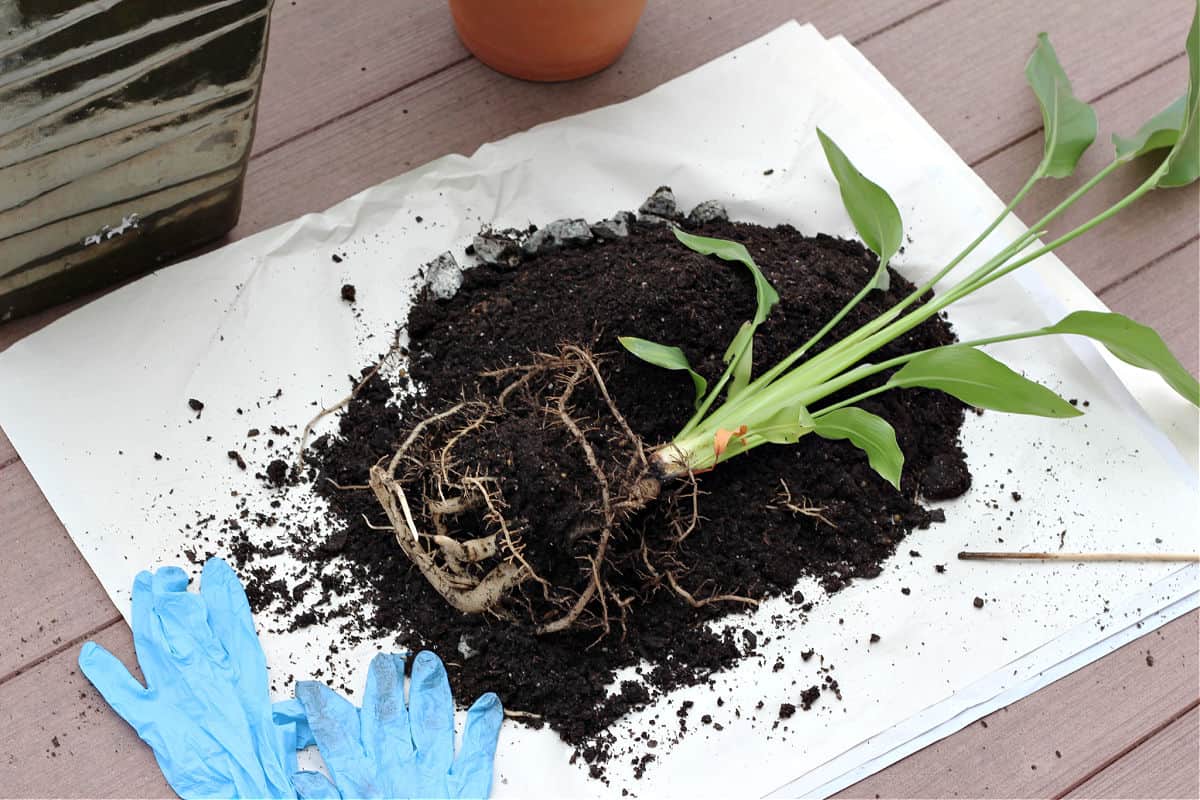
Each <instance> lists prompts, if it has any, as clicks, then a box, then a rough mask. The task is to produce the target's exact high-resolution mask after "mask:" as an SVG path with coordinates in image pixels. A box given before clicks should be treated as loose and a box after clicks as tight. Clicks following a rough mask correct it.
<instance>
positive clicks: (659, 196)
mask: <svg viewBox="0 0 1200 800" xmlns="http://www.w3.org/2000/svg"><path fill="white" fill-rule="evenodd" d="M677 216H679V206H678V205H677V204H676V203H675V193H674V192H673V191H671V187H670V186H660V187H658V188H657V189H655V190H654V194H652V195H650V196H649V197H647V198H646V202H644V203H642V205H641V207H639V208H638V219H639V220H643V221H648V222H653V221H654V220H645V219H643V218H644V217H660V218H663V219H666V220H671V219H673V218H675V217H677Z"/></svg>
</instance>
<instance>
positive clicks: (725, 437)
mask: <svg viewBox="0 0 1200 800" xmlns="http://www.w3.org/2000/svg"><path fill="white" fill-rule="evenodd" d="M735 436H736V437H737V438H738V441H740V442H741V443H742V444H743V445H745V444H746V426H745V425H742V426H741V427H740V428H738V429H737V430H736V431H727V430H725V429H724V428H718V429H717V433H716V435H715V436H713V456H714V457H715V458H716V459H717V460H720V458H721V454H722V453H724V452H725V451H726V450H727V449H728V448H729V440H730V439H732V438H733V437H735Z"/></svg>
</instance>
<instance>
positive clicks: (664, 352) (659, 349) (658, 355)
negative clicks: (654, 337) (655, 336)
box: [617, 336, 708, 408]
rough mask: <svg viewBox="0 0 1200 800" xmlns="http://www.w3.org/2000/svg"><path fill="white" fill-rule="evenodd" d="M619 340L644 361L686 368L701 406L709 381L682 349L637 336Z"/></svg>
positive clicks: (675, 367)
mask: <svg viewBox="0 0 1200 800" xmlns="http://www.w3.org/2000/svg"><path fill="white" fill-rule="evenodd" d="M617 341H619V342H620V343H621V346H622V347H624V348H625V349H626V350H628V351H629V352H631V353H633V354H634V355H635V356H637V357H638V358H640V359H641V360H642V361H645V362H647V363H649V364H653V365H654V366H656V367H662V368H663V369H673V370H686V371H687V374H688V375H690V376H691V378H692V385H694V386H695V387H696V403H695V407H696V408H699V407H700V403H701V402H702V401H703V400H704V393H705V392H706V391H708V381H706V380H704V376H703V375H701V374H700V373H698V372H696V370H694V369H692V365H691V364H689V363H688V360H687V356H685V355H684V354H683V351H682V350H680V349H679V348H678V347H672V346H670V345H665V344H659V343H658V342H651V341H649V340H648V339H639V338H637V337H636V336H620V337H618V338H617Z"/></svg>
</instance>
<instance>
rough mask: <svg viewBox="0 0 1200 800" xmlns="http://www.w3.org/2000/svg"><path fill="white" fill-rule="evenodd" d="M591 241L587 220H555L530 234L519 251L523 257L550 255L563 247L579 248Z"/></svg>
mask: <svg viewBox="0 0 1200 800" xmlns="http://www.w3.org/2000/svg"><path fill="white" fill-rule="evenodd" d="M591 241H592V229H591V226H590V225H588V223H587V220H582V219H556V220H554V222H551V223H550V224H548V225H546V227H544V228H540V229H538V230H536V231H534V232H533V233H532V234H530V236H529V238H528V239H526V240H525V243H524V244H522V245H521V249H522V250H523V251H524V252H525V255H527V256H532V255H537V254H539V253H551V252H553V251H555V250H558V249H560V248H563V247H579V246H581V245H585V244H588V243H590V242H591Z"/></svg>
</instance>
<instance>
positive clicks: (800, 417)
mask: <svg viewBox="0 0 1200 800" xmlns="http://www.w3.org/2000/svg"><path fill="white" fill-rule="evenodd" d="M814 427H815V426H814V425H813V418H812V416H811V415H810V414H809V413H808V409H807V408H805V407H804V405H803V404H792V405H788V406H784V407H783V408H780V409H778V410H776V411H775V412H774V413H772V414H769V415H768V416H767V417H765V418H764V419H762V420H761V421H758V422H756V423H752V424H750V425H749V426H748V431H747V432H748V434H749V435H751V436H758V437H759V438H761V439H765V440H766V441H768V442H771V443H772V444H795V443H796V442H798V441H800V437H801V436H803V435H804V434H806V433H812V430H813V428H814Z"/></svg>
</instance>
